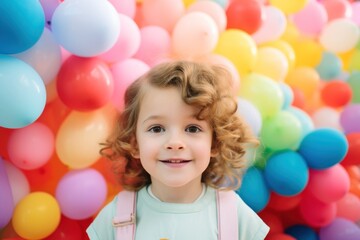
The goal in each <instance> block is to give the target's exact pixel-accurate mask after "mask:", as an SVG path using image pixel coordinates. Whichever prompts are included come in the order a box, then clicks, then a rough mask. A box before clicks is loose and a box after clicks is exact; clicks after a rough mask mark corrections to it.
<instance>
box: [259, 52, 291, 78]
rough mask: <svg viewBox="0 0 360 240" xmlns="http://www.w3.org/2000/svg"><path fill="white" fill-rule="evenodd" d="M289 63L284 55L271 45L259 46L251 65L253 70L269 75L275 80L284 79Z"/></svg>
mask: <svg viewBox="0 0 360 240" xmlns="http://www.w3.org/2000/svg"><path fill="white" fill-rule="evenodd" d="M288 69H289V63H288V61H287V59H286V56H285V55H284V54H283V53H282V52H281V51H280V50H278V49H276V48H273V47H260V48H259V49H258V54H257V58H256V61H255V65H254V67H253V72H255V73H260V74H263V75H265V76H268V77H270V78H271V79H273V80H275V81H278V82H280V81H284V79H285V76H286V75H287V73H288Z"/></svg>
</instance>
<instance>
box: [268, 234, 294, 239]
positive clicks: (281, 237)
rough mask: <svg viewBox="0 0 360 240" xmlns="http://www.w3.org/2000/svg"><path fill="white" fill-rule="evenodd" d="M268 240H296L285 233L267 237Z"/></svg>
mask: <svg viewBox="0 0 360 240" xmlns="http://www.w3.org/2000/svg"><path fill="white" fill-rule="evenodd" d="M266 239H267V240H296V239H295V238H293V237H292V236H290V235H288V234H284V233H276V234H271V235H269V236H268V237H266Z"/></svg>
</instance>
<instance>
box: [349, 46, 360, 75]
mask: <svg viewBox="0 0 360 240" xmlns="http://www.w3.org/2000/svg"><path fill="white" fill-rule="evenodd" d="M348 69H349V71H350V72H351V71H359V70H360V49H355V50H354V52H353V53H352V54H351V57H350V59H349V68H348Z"/></svg>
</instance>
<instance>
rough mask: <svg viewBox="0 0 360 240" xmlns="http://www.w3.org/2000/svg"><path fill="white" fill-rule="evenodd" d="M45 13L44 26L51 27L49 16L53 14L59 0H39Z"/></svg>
mask: <svg viewBox="0 0 360 240" xmlns="http://www.w3.org/2000/svg"><path fill="white" fill-rule="evenodd" d="M39 2H40V4H41V6H42V8H43V10H44V14H45V23H46V25H45V26H46V27H48V28H49V29H51V18H52V15H53V14H54V11H55V9H56V8H57V7H58V6H59V4H60V3H61V0H40V1H39Z"/></svg>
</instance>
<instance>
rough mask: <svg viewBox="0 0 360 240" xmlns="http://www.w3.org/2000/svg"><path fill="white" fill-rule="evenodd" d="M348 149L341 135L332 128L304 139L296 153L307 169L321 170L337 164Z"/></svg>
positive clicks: (314, 132) (318, 131) (316, 132)
mask: <svg viewBox="0 0 360 240" xmlns="http://www.w3.org/2000/svg"><path fill="white" fill-rule="evenodd" d="M348 147H349V146H348V143H347V141H346V138H345V136H344V135H343V133H341V132H340V131H338V130H335V129H332V128H320V129H315V130H314V131H312V132H311V133H309V134H308V135H306V136H305V137H304V139H303V140H302V142H301V144H300V147H299V150H298V151H299V153H300V154H301V155H302V156H303V157H304V159H305V160H306V163H307V164H308V166H309V168H312V169H317V170H321V169H326V168H329V167H331V166H334V165H335V164H337V163H339V162H340V161H341V160H342V159H343V158H344V157H345V154H346V152H347V150H348Z"/></svg>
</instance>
